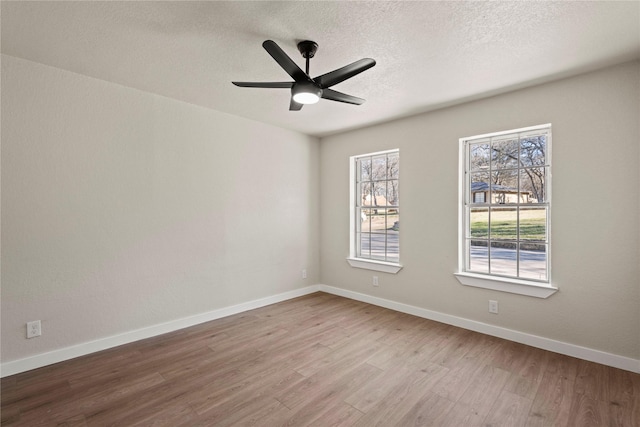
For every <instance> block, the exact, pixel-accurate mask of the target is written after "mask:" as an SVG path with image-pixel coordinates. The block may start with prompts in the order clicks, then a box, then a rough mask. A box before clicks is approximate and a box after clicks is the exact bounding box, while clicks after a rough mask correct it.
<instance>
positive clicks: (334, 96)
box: [322, 89, 364, 105]
mask: <svg viewBox="0 0 640 427" xmlns="http://www.w3.org/2000/svg"><path fill="white" fill-rule="evenodd" d="M322 97H323V98H324V99H330V100H332V101H338V102H346V103H347V104H356V105H360V104H362V103H363V102H364V99H362V98H356V97H355V96H351V95H347V94H346V93H342V92H338V91H337V90H333V89H323V90H322Z"/></svg>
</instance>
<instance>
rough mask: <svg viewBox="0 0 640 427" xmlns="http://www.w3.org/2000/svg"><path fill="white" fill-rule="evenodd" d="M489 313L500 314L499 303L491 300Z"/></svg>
mask: <svg viewBox="0 0 640 427" xmlns="http://www.w3.org/2000/svg"><path fill="white" fill-rule="evenodd" d="M489 313H493V314H498V301H494V300H492V299H490V300H489Z"/></svg>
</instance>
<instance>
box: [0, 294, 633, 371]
mask: <svg viewBox="0 0 640 427" xmlns="http://www.w3.org/2000/svg"><path fill="white" fill-rule="evenodd" d="M318 291H321V292H326V293H329V294H333V295H338V296H341V297H345V298H350V299H353V300H356V301H361V302H365V303H368V304H373V305H377V306H380V307H385V308H388V309H391V310H395V311H399V312H402V313H407V314H412V315H414V316H418V317H422V318H425V319H430V320H435V321H437V322H441V323H446V324H448V325H453V326H457V327H460V328H464V329H468V330H471V331H476V332H480V333H483V334H487V335H491V336H495V337H498V338H504V339H507V340H510V341H514V342H518V343H521V344H526V345H530V346H532V347H537V348H541V349H544V350H549V351H553V352H556V353H560V354H565V355H567V356H572V357H577V358H579V359H584V360H589V361H591V362H596V363H601V364H603V365H607V366H612V367H614V368H619V369H624V370H627V371H631V372H636V373H640V360H636V359H632V358H629V357H624V356H618V355H615V354H611V353H606V352H603V351H599V350H594V349H590V348H586V347H581V346H578V345H574V344H569V343H565V342H562V341H556V340H552V339H549V338H544V337H539V336H536V335H531V334H527V333H524V332H518V331H514V330H512V329H506V328H501V327H498V326H493V325H489V324H486V323H482V322H476V321H475V320H469V319H465V318H462V317H457V316H452V315H449V314H444V313H440V312H437V311H433V310H427V309H425V308H420V307H415V306H412V305H408V304H403V303H399V302H395V301H391V300H387V299H384V298H379V297H374V296H371V295H366V294H361V293H358V292H353V291H349V290H346V289H340V288H335V287H333V286H327V285H312V286H307V287H305V288H300V289H295V290H292V291H288V292H283V293H281V294H277V295H273V296H270V297H266V298H260V299H257V300H253V301H248V302H245V303H242V304H237V305H233V306H230V307H225V308H221V309H217V310H213V311H210V312H207V313H202V314H198V315H195V316H190V317H185V318H182V319H177V320H174V321H171V322H166V323H161V324H159V325H154V326H150V327H147V328H142V329H137V330H134V331H130V332H125V333H123V334H119V335H114V336H111V337H106V338H102V339H98V340H95V341H89V342H85V343H82V344H77V345H74V346H71V347H65V348H62V349H59V350H54V351H50V352H48V353H42V354H37V355H35V356H30V357H26V358H24V359H18V360H13V361H10V362H5V363H2V364H1V365H0V377H5V376H9V375H14V374H18V373H20V372H25V371H29V370H32V369H37V368H41V367H43V366H47V365H51V364H54V363H58V362H63V361H65V360H69V359H73V358H76V357H80V356H84V355H87V354H90V353H94V352H97V351H101V350H106V349H109V348H113V347H117V346H119V345H123V344H129V343H131V342H134V341H139V340H142V339H146V338H151V337H155V336H158V335H162V334H166V333H168V332H173V331H177V330H179V329H183V328H188V327H189V326H194V325H198V324H200V323H204V322H209V321H211V320H216V319H220V318H222V317H226V316H231V315H233V314H238V313H242V312H245V311H248V310H253V309H255V308H260V307H264V306H267V305H271V304H275V303H278V302H282V301H286V300H289V299H292V298H297V297H300V296H303V295H307V294H311V293H314V292H318Z"/></svg>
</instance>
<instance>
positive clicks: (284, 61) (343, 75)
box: [231, 40, 376, 111]
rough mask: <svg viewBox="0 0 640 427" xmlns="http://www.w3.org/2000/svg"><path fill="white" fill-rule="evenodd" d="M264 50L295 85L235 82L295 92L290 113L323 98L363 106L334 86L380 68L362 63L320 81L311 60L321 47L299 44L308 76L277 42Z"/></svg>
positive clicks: (267, 43)
mask: <svg viewBox="0 0 640 427" xmlns="http://www.w3.org/2000/svg"><path fill="white" fill-rule="evenodd" d="M262 47H264V49H265V50H266V51H267V52H268V53H269V55H271V56H272V57H273V59H275V60H276V62H277V63H278V64H280V66H281V67H282V68H283V69H284V70H285V71H286V72H287V74H289V75H290V76H291V77H292V78H293V80H294V81H292V82H231V83H233V84H234V85H236V86H240V87H261V88H283V89H291V103H290V104H289V110H291V111H299V110H300V109H302V106H303V105H304V104H315V103H316V102H318V101H319V100H320V98H324V99H329V100H331V101H338V102H345V103H347V104H355V105H360V104H362V103H363V102H364V99H362V98H357V97H355V96H351V95H347V94H346V93H342V92H338V91H336V90H333V89H329V88H330V87H331V86H334V85H337V84H338V83H340V82H343V81H345V80H347V79H348V78H351V77H353V76H355V75H356V74H360V73H361V72H363V71H365V70H368V69H369V68H371V67H373V66H374V65H376V61H374V60H373V59H371V58H365V59H361V60H359V61H356V62H354V63H351V64H349V65H346V66H344V67H342V68H338V69H337V70H333V71H331V72H329V73H326V74H323V75H321V76H318V77H316V78H313V79H312V78H311V77H310V76H309V59H311V58H313V56H314V55H315V54H316V51H317V50H318V44H317V43H316V42H313V41H310V40H304V41H301V42H300V43H298V50H299V51H300V53H301V54H302V56H303V57H304V58H305V59H306V60H307V64H306V72H305V71H302V70H301V69H300V67H298V66H297V65H296V63H295V62H293V60H292V59H291V58H290V57H289V56H288V55H287V54H286V53H284V51H283V50H282V49H281V48H280V46H278V45H277V44H276V42H274V41H273V40H266V41H265V42H264V43H262Z"/></svg>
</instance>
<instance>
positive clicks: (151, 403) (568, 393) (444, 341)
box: [1, 293, 640, 427]
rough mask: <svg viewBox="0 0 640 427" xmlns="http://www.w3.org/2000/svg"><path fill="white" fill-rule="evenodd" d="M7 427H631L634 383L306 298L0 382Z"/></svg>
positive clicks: (395, 316) (524, 349)
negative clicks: (111, 426) (109, 426)
mask: <svg viewBox="0 0 640 427" xmlns="http://www.w3.org/2000/svg"><path fill="white" fill-rule="evenodd" d="M1 400H2V425H3V426H5V425H6V426H39V425H47V426H48V425H61V426H84V425H87V426H104V425H117V426H134V425H154V426H172V427H173V426H190V427H191V426H228V425H234V426H235V425H256V426H280V425H288V426H338V425H341V426H351V425H354V426H366V427H369V426H384V427H389V426H418V425H420V426H454V427H460V426H500V425H502V426H509V427H514V426H579V427H584V426H639V425H640V375H638V374H633V373H631V372H627V371H623V370H619V369H614V368H609V367H606V366H603V365H599V364H596V363H591V362H586V361H583V360H579V359H575V358H571V357H567V356H562V355H558V354H555V353H551V352H548V351H544V350H539V349H535V348H532V347H528V346H525V345H521V344H516V343H513V342H510V341H505V340H501V339H498V338H494V337H490V336H486V335H482V334H479V333H475V332H471V331H467V330H464V329H460V328H456V327H453V326H448V325H444V324H441V323H437V322H433V321H429V320H425V319H421V318H418V317H413V316H410V315H407V314H403V313H398V312H394V311H391V310H387V309H384V308H380V307H375V306H371V305H368V304H364V303H360V302H357V301H352V300H349V299H344V298H340V297H337V296H333V295H329V294H324V293H316V294H313V295H308V296H305V297H301V298H297V299H294V300H290V301H286V302H283V303H279V304H275V305H271V306H268V307H264V308H260V309H257V310H253V311H250V312H245V313H242V314H238V315H235V316H230V317H227V318H224V319H219V320H216V321H212V322H208V323H205V324H202V325H198V326H195V327H192V328H188V329H184V330H181V331H177V332H174V333H170V334H167V335H164V336H161V337H156V338H151V339H148V340H144V341H140V342H137V343H133V344H129V345H125V346H121V347H118V348H115V349H111V350H107V351H103V352H100V353H96V354H92V355H89V356H86V357H82V358H78V359H75V360H71V361H68V362H63V363H59V364H57V365H53V366H49V367H45V368H41V369H37V370H34V371H30V372H26V373H22V374H18V375H14V376H11V377H7V378H4V379H3V380H2V399H1Z"/></svg>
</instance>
